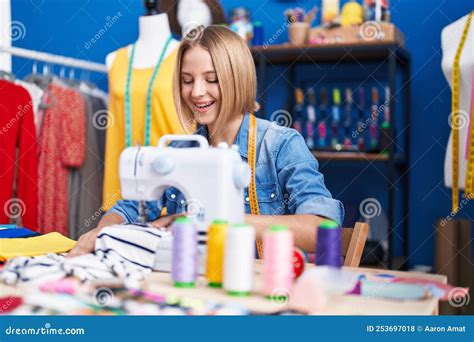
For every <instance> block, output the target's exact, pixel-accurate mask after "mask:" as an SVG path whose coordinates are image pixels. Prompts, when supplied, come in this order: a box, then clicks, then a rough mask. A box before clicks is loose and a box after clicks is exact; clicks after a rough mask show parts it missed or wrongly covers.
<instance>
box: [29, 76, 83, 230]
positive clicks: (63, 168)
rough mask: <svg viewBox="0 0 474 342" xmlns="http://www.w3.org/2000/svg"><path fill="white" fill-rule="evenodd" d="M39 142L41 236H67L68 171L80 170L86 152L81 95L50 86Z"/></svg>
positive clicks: (39, 220)
mask: <svg viewBox="0 0 474 342" xmlns="http://www.w3.org/2000/svg"><path fill="white" fill-rule="evenodd" d="M47 91H48V104H47V109H46V111H45V113H44V118H43V125H42V127H41V136H40V139H39V213H38V215H39V219H38V225H39V227H40V228H39V232H41V233H50V232H59V233H61V234H62V235H64V236H68V235H69V232H68V226H67V218H68V174H69V170H68V168H73V167H80V166H81V165H82V163H83V161H84V158H85V152H86V150H85V149H86V112H85V103H84V100H83V98H82V96H81V94H80V93H78V92H77V91H75V90H72V89H68V88H63V87H60V86H58V85H56V84H54V83H51V84H50V85H49V86H48V90H47Z"/></svg>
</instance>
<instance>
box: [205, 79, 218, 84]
mask: <svg viewBox="0 0 474 342" xmlns="http://www.w3.org/2000/svg"><path fill="white" fill-rule="evenodd" d="M207 82H209V83H218V82H219V81H218V80H217V79H212V80H207Z"/></svg>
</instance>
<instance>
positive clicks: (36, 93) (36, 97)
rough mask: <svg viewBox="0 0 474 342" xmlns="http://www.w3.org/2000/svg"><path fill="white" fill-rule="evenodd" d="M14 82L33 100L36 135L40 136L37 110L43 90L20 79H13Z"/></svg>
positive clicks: (39, 121)
mask: <svg viewBox="0 0 474 342" xmlns="http://www.w3.org/2000/svg"><path fill="white" fill-rule="evenodd" d="M15 83H16V84H18V85H20V86H22V87H23V88H25V89H26V90H27V91H28V93H29V94H30V97H31V100H32V101H33V114H34V117H35V127H36V136H37V137H39V136H40V129H41V120H40V118H39V110H40V105H41V99H42V98H43V94H44V91H43V89H41V88H40V87H38V86H37V85H36V84H34V83H28V82H25V81H21V80H15Z"/></svg>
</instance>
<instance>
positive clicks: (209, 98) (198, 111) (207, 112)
mask: <svg viewBox="0 0 474 342" xmlns="http://www.w3.org/2000/svg"><path fill="white" fill-rule="evenodd" d="M181 96H182V98H183V100H184V102H185V104H186V105H187V106H188V107H189V108H190V109H191V111H192V112H193V113H194V118H195V119H196V121H197V123H198V124H201V125H212V124H213V123H214V122H215V121H216V119H217V117H218V115H219V111H220V101H221V91H220V88H219V80H218V79H217V74H216V70H215V68H214V64H213V63H212V58H211V55H210V54H209V52H208V51H207V50H206V49H204V48H203V47H201V46H199V45H196V46H194V47H191V48H189V49H188V50H186V52H185V53H184V55H183V62H182V68H181Z"/></svg>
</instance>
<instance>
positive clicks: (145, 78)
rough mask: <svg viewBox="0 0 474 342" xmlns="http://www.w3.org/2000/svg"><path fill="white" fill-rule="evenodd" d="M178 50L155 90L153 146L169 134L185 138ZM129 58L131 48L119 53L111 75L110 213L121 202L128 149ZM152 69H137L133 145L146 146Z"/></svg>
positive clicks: (133, 81)
mask: <svg viewBox="0 0 474 342" xmlns="http://www.w3.org/2000/svg"><path fill="white" fill-rule="evenodd" d="M176 55H177V49H176V50H175V51H173V52H172V53H171V54H170V55H168V56H167V57H166V58H165V59H163V62H162V64H161V67H160V69H159V70H158V74H157V75H156V79H155V83H154V85H153V90H152V100H151V125H150V143H151V144H152V145H156V144H158V140H159V138H160V137H161V136H163V135H165V134H183V129H182V128H181V125H180V124H179V121H178V116H177V114H176V108H175V105H174V102H173V90H172V89H173V85H172V81H173V72H174V64H175V61H176ZM128 64H129V56H128V51H127V48H122V49H120V50H118V51H117V54H116V56H115V60H114V63H113V65H112V67H111V69H110V71H109V94H110V95H109V96H110V99H109V117H110V118H111V119H110V121H109V122H108V127H107V137H106V147H105V165H104V195H103V201H102V206H103V209H104V210H108V209H110V208H111V207H112V206H113V205H114V204H115V203H116V202H117V200H119V199H120V198H121V194H120V178H119V173H118V171H119V158H120V153H121V152H122V150H123V149H124V148H125V84H126V81H127V70H128ZM152 73H153V67H152V68H146V69H133V70H132V75H131V84H130V100H131V118H132V119H131V120H132V144H133V145H136V143H137V142H139V143H140V145H143V144H144V134H145V111H146V92H147V89H148V84H149V82H150V79H151V75H152Z"/></svg>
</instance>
